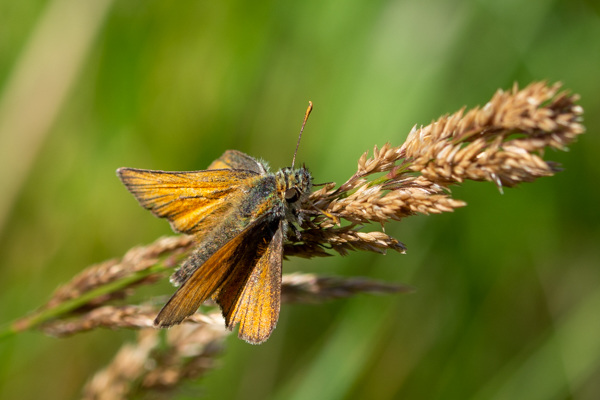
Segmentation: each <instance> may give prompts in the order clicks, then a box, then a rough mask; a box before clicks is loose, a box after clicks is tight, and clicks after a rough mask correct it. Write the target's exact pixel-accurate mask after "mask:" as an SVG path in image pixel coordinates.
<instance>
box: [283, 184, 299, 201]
mask: <svg viewBox="0 0 600 400" xmlns="http://www.w3.org/2000/svg"><path fill="white" fill-rule="evenodd" d="M299 198H300V191H299V190H298V188H295V187H293V188H290V189H288V190H286V191H285V200H286V201H287V202H288V203H294V202H296V201H298V199H299Z"/></svg>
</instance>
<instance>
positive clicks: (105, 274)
mask: <svg viewBox="0 0 600 400" xmlns="http://www.w3.org/2000/svg"><path fill="white" fill-rule="evenodd" d="M192 245H193V240H192V238H191V237H189V236H172V237H164V238H160V239H158V240H156V241H155V242H154V243H152V244H150V245H148V246H138V247H134V248H132V249H131V250H129V251H128V252H127V253H126V254H125V255H124V256H123V258H121V259H118V260H117V259H113V260H108V261H105V262H102V263H100V264H96V265H93V266H91V267H89V268H86V269H85V270H83V271H82V272H81V273H80V274H79V275H77V276H75V277H74V278H73V279H71V281H69V282H68V283H67V284H65V285H63V286H61V287H60V288H58V289H57V290H56V291H55V292H54V294H53V295H52V298H51V299H50V300H49V301H48V302H47V303H46V305H45V306H44V307H45V308H53V307H56V306H57V305H58V304H61V303H64V302H65V301H67V300H70V299H75V298H78V297H80V296H81V295H82V294H84V293H88V292H90V291H92V290H94V289H96V288H98V287H102V286H105V285H107V284H110V283H112V282H115V281H118V280H119V279H122V278H123V277H126V276H131V275H133V274H135V273H138V272H141V271H144V270H147V269H148V268H150V267H153V266H155V265H156V264H157V263H158V262H159V260H160V259H161V258H165V260H164V262H165V264H167V265H173V266H174V265H176V264H177V263H178V259H179V258H178V257H177V256H178V255H181V254H182V253H184V252H186V251H187V250H189V249H190V248H191V247H192ZM153 278H156V276H154V277H152V276H141V277H140V279H150V280H152V279H153ZM148 283H150V282H148ZM110 296H113V297H114V296H116V292H111V293H110ZM106 300H108V299H105V298H101V299H96V301H97V302H98V303H102V302H104V301H106Z"/></svg>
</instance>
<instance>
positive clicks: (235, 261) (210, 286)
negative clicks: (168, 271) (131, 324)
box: [154, 223, 257, 327]
mask: <svg viewBox="0 0 600 400" xmlns="http://www.w3.org/2000/svg"><path fill="white" fill-rule="evenodd" d="M256 225H257V223H255V224H252V225H250V226H248V227H246V228H245V229H244V230H242V231H241V232H240V233H239V234H237V235H236V236H234V237H233V239H231V240H230V241H229V242H227V243H225V244H224V245H223V246H221V248H220V249H219V250H217V251H216V252H215V253H214V254H213V255H212V256H211V257H210V258H209V259H208V260H207V261H206V262H204V263H203V264H202V265H201V266H200V267H199V268H198V269H196V270H195V271H194V272H193V273H192V274H191V276H190V277H189V278H188V279H187V280H186V281H185V282H184V283H183V285H181V287H180V288H179V289H177V291H176V292H175V294H174V295H173V296H172V297H171V299H170V300H169V301H168V302H167V304H166V305H165V306H164V307H163V308H162V310H160V312H159V313H158V316H157V317H156V319H155V321H154V323H155V324H156V325H159V326H163V327H165V326H171V325H175V324H178V323H180V322H181V321H183V319H184V318H185V317H187V316H189V315H192V314H193V313H195V312H196V310H197V309H198V307H200V305H201V304H202V303H204V301H206V300H207V299H208V298H209V297H210V296H211V295H213V293H214V292H215V291H216V290H218V288H219V287H221V286H222V285H223V282H224V281H225V280H226V279H227V277H228V276H229V275H231V272H232V270H233V268H234V267H235V266H236V265H239V264H245V265H248V260H244V258H248V252H245V253H244V252H243V251H240V249H244V248H246V249H249V248H251V247H248V244H249V243H251V238H252V237H254V235H255V234H256V232H255V229H256ZM242 246H243V247H242Z"/></svg>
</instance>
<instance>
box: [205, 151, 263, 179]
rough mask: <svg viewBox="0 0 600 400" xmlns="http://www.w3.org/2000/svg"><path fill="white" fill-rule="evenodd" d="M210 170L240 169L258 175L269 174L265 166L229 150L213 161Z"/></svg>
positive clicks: (246, 155)
mask: <svg viewBox="0 0 600 400" xmlns="http://www.w3.org/2000/svg"><path fill="white" fill-rule="evenodd" d="M208 169H239V170H247V171H253V172H256V173H257V174H264V173H266V172H267V171H266V168H265V167H264V166H263V164H261V163H259V162H258V161H256V160H255V159H254V158H252V157H250V156H249V155H248V154H245V153H242V152H241V151H237V150H227V151H226V152H225V153H223V155H222V156H221V157H219V158H217V159H216V160H215V161H213V162H212V164H210V166H209V167H208Z"/></svg>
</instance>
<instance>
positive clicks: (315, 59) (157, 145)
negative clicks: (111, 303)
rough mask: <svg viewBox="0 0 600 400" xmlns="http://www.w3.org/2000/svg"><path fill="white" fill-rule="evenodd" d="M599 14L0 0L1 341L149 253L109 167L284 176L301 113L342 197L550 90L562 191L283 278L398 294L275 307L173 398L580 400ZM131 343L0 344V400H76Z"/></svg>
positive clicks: (598, 227) (588, 335) (482, 211)
mask: <svg viewBox="0 0 600 400" xmlns="http://www.w3.org/2000/svg"><path fill="white" fill-rule="evenodd" d="M599 17H600V15H599V9H598V7H597V6H595V3H594V2H593V1H591V0H589V1H582V0H576V1H560V0H559V1H550V0H536V1H532V2H527V4H526V5H525V3H522V2H497V1H488V0H483V1H466V2H458V1H440V0H437V1H435V0H426V1H422V2H415V1H358V2H342V1H314V0H310V1H303V2H274V1H269V2H243V1H224V2H201V1H184V2H164V1H135V0H134V1H128V2H116V1H111V0H96V1H93V2H85V1H76V0H48V1H37V0H28V1H20V2H15V1H9V0H0V166H1V167H2V173H1V174H0V175H1V176H0V187H1V188H0V200H1V201H0V221H1V226H0V236H1V241H0V255H1V257H0V304H1V306H0V322H6V321H9V320H12V319H14V318H16V317H18V316H21V315H23V314H25V313H26V312H27V311H28V310H31V309H32V308H33V307H35V305H38V304H42V303H43V302H44V301H45V300H46V299H47V298H48V297H49V295H50V293H51V292H52V290H53V289H54V288H56V287H57V286H58V285H59V284H60V283H62V282H64V281H66V280H68V279H69V278H70V277H72V276H73V275H74V274H76V273H77V272H78V271H80V270H81V269H83V268H84V267H86V266H88V265H89V264H92V263H94V262H98V261H102V260H104V259H107V258H112V257H117V256H120V255H122V254H123V253H124V252H125V251H126V250H127V249H129V248H130V247H132V246H133V245H136V244H142V243H149V242H151V241H152V240H154V239H156V238H157V237H158V236H160V235H163V234H168V233H169V227H168V225H167V224H166V223H165V222H164V221H160V220H158V219H154V218H152V217H151V216H150V215H149V214H148V213H147V212H146V211H144V210H143V209H141V208H140V207H138V205H137V204H136V203H135V201H134V200H133V199H132V198H131V196H130V195H129V194H128V193H127V192H126V190H125V189H124V188H123V187H122V186H121V184H120V182H119V181H118V179H117V178H116V176H115V175H114V171H115V169H116V168H117V167H121V166H129V167H139V168H152V169H165V170H193V169H202V168H205V167H206V166H208V164H209V163H210V162H211V161H212V160H213V159H214V158H216V157H218V156H219V155H220V154H222V152H223V151H224V150H226V149H229V148H235V149H238V150H241V151H244V152H246V153H248V154H251V155H253V156H256V157H260V158H263V159H265V160H268V161H269V162H270V164H271V165H272V167H273V168H279V167H282V166H285V165H289V164H290V163H291V157H292V154H293V149H294V145H295V141H296V135H297V132H298V130H299V127H300V123H301V121H302V116H303V114H304V110H305V109H306V104H307V101H308V100H312V101H313V102H314V104H315V109H314V111H313V114H312V116H311V118H310V120H309V122H308V125H307V128H306V130H305V135H304V138H303V141H302V143H301V146H300V151H299V154H298V160H299V161H301V162H305V163H306V165H307V166H308V167H309V168H310V170H311V172H312V174H313V176H314V177H315V180H316V181H318V182H319V181H320V182H327V181H338V182H340V181H342V180H344V179H345V178H347V177H348V176H349V175H350V174H351V173H353V172H354V171H355V170H356V162H357V160H358V158H359V157H360V155H361V154H362V153H363V152H364V151H366V150H370V149H372V147H373V145H375V144H379V145H382V144H384V143H385V142H391V143H392V145H400V144H401V143H402V142H403V141H404V139H405V137H406V135H407V133H408V132H409V130H410V129H411V127H412V126H413V125H414V124H426V123H429V122H430V121H431V120H432V119H434V118H437V117H438V116H439V115H441V114H443V113H449V112H454V111H455V110H457V109H459V108H460V107H461V106H463V105H468V106H474V105H476V104H479V103H482V102H484V101H486V100H487V99H488V98H489V97H490V96H491V95H492V94H493V92H494V91H495V90H496V89H497V88H509V87H511V85H512V83H513V82H514V81H517V82H519V83H520V84H521V85H525V84H527V83H529V82H531V81H534V80H536V81H537V80H541V79H547V80H549V81H550V82H554V81H559V80H560V81H562V82H563V83H564V87H565V88H569V89H571V90H573V91H574V92H577V93H580V94H581V96H582V100H581V103H580V104H581V105H582V106H583V107H584V108H585V110H586V113H585V115H584V118H585V125H586V126H587V130H588V133H587V134H585V135H583V136H582V137H581V139H580V140H579V141H578V142H577V143H575V144H574V145H572V146H571V151H570V152H568V153H555V154H551V155H550V157H549V158H550V159H553V160H558V161H560V162H561V163H562V164H563V166H564V168H565V171H563V172H561V173H559V174H558V175H557V176H555V177H552V178H544V179H541V180H539V181H537V182H535V183H533V184H524V185H522V186H520V187H519V188H516V189H506V190H505V193H504V194H503V195H500V194H499V193H498V191H497V189H496V188H495V187H494V185H492V184H487V183H469V184H466V185H465V186H463V187H460V188H457V189H455V190H454V192H453V194H454V197H456V198H458V199H462V200H465V201H467V203H468V206H467V207H465V208H462V209H459V210H457V211H455V212H454V213H452V214H448V215H439V216H437V215H436V216H430V217H413V218H410V219H408V220H406V221H402V222H399V223H394V224H390V225H388V226H387V227H386V232H387V233H390V234H392V235H394V236H396V237H397V238H398V239H399V240H401V241H402V242H404V243H405V244H406V245H407V246H408V253H407V254H406V255H400V254H396V253H393V254H392V253H390V254H388V255H386V256H380V255H370V254H351V255H349V256H348V257H344V258H342V257H329V258H324V259H313V260H299V259H292V260H290V261H288V262H286V263H285V264H284V269H285V270H286V271H293V270H302V271H306V272H319V273H327V274H339V275H366V276H371V277H373V278H377V279H385V280H389V281H394V282H403V283H406V284H410V285H412V286H414V287H415V288H416V289H417V290H416V292H415V293H412V294H402V295H390V296H367V295H362V296H359V297H356V298H353V299H350V300H340V301H334V302H331V303H327V304H324V305H315V306H310V305H286V306H284V308H283V310H282V314H281V318H280V321H279V325H278V327H277V329H276V330H275V332H274V334H273V335H272V337H271V339H270V340H269V341H268V342H267V343H265V344H264V345H261V346H259V347H256V346H250V345H248V344H246V343H244V342H242V341H239V340H237V339H235V338H234V337H231V338H230V340H229V341H228V343H227V348H226V350H225V353H224V355H223V357H222V358H221V366H220V367H219V368H218V369H216V370H214V371H212V372H211V373H209V374H208V375H207V376H206V377H205V378H204V379H203V380H202V381H201V382H199V383H197V384H195V385H193V386H192V387H190V388H187V389H185V390H184V391H183V392H182V397H181V398H187V397H186V396H191V393H197V392H196V390H200V391H201V392H202V393H204V394H205V395H206V397H208V398H219V399H222V398H244V399H263V398H276V399H290V398H292V399H306V398H323V399H341V398H344V399H362V398H371V399H393V398H422V399H432V398H440V399H465V398H474V399H528V400H530V399H549V398H552V399H561V398H573V399H595V398H598V396H600V369H599V367H598V366H599V365H600V340H598V338H599V337H600V317H599V314H598V310H600V268H599V266H600V252H599V251H598V243H600V207H598V199H599V198H600V193H599V189H598V185H597V182H599V181H600V163H598V157H599V156H600V139H599V133H600V117H599V116H598V113H597V110H598V109H600V96H599V93H600V79H599V77H598V68H597V67H598V65H600V40H598V39H599V38H600V18H599ZM171 292H172V289H171V288H170V287H169V286H168V285H167V284H166V283H165V286H164V293H165V294H168V293H171ZM143 295H144V293H143V292H141V293H140V296H143ZM131 338H133V334H132V333H130V332H112V331H96V332H93V333H90V334H83V335H80V336H76V337H72V338H68V339H54V338H49V337H45V336H43V335H41V334H37V333H25V334H21V335H19V336H16V337H13V338H10V339H7V340H4V341H2V342H0V398H7V399H9V398H14V399H17V398H18V399H29V398H31V399H33V398H42V397H43V398H45V399H66V398H77V397H78V396H79V393H80V392H79V391H80V389H81V386H82V385H83V383H84V382H85V381H86V379H88V378H89V377H90V376H91V374H92V373H93V372H94V371H96V370H97V369H98V368H100V367H102V366H103V365H105V364H106V363H107V362H108V361H109V360H110V358H111V357H112V355H113V354H114V353H115V352H116V350H117V349H118V348H119V346H120V345H121V344H122V343H123V342H124V341H125V340H129V339H131ZM191 389H193V390H194V391H193V392H191V391H190V390H191Z"/></svg>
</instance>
